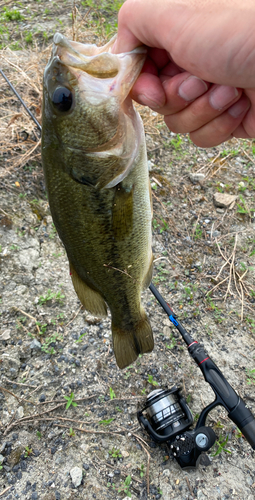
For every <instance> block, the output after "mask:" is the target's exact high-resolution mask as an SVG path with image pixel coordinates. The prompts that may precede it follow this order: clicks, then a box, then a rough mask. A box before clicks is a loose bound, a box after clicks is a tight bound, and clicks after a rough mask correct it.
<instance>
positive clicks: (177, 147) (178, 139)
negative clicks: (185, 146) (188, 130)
mask: <svg viewBox="0 0 255 500" xmlns="http://www.w3.org/2000/svg"><path fill="white" fill-rule="evenodd" d="M170 144H171V146H173V148H174V149H175V151H179V150H180V149H181V145H182V138H181V136H180V134H177V135H176V138H174V139H171V141H170Z"/></svg>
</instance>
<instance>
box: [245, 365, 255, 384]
mask: <svg viewBox="0 0 255 500" xmlns="http://www.w3.org/2000/svg"><path fill="white" fill-rule="evenodd" d="M246 373H247V384H248V385H251V384H255V368H253V369H252V370H251V369H248V368H246Z"/></svg>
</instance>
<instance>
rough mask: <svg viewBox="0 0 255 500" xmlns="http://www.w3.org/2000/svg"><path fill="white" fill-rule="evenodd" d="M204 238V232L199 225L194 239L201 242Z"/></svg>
mask: <svg viewBox="0 0 255 500" xmlns="http://www.w3.org/2000/svg"><path fill="white" fill-rule="evenodd" d="M202 236H203V231H202V229H201V227H200V226H199V224H197V225H196V229H195V232H194V239H195V240H200V239H201V238H202Z"/></svg>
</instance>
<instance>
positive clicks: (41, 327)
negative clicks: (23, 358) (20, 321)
mask: <svg viewBox="0 0 255 500" xmlns="http://www.w3.org/2000/svg"><path fill="white" fill-rule="evenodd" d="M36 325H37V326H39V330H40V331H39V333H40V335H43V334H44V333H45V332H46V330H47V326H48V325H47V323H44V324H42V323H40V321H36Z"/></svg>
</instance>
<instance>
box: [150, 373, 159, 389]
mask: <svg viewBox="0 0 255 500" xmlns="http://www.w3.org/2000/svg"><path fill="white" fill-rule="evenodd" d="M148 382H149V384H151V385H154V386H155V385H158V382H156V380H154V379H153V376H152V375H148Z"/></svg>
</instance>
